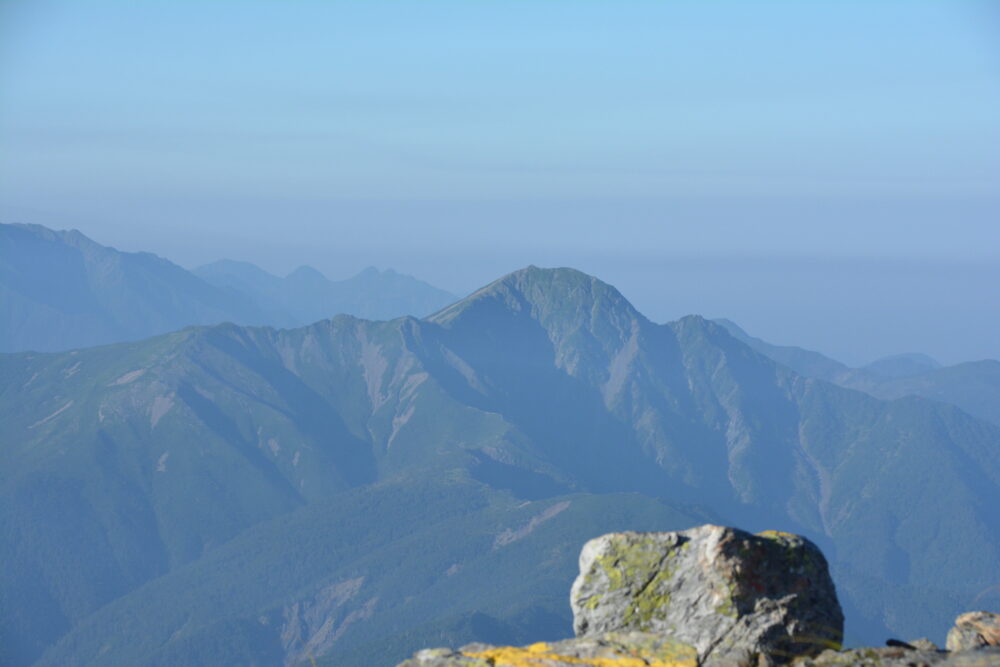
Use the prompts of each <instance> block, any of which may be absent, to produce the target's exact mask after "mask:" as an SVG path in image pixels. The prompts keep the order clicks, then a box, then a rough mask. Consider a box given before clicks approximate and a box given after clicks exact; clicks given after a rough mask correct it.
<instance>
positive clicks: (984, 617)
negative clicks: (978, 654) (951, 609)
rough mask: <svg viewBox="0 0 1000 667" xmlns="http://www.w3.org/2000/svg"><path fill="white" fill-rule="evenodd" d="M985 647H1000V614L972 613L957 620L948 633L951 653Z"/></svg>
mask: <svg viewBox="0 0 1000 667" xmlns="http://www.w3.org/2000/svg"><path fill="white" fill-rule="evenodd" d="M983 646H1000V614H991V613H989V612H988V611H970V612H969V613H967V614H962V615H961V616H959V617H958V618H956V619H955V627H953V628H952V629H951V630H949V631H948V639H947V648H948V650H949V651H966V650H969V649H975V648H980V647H983Z"/></svg>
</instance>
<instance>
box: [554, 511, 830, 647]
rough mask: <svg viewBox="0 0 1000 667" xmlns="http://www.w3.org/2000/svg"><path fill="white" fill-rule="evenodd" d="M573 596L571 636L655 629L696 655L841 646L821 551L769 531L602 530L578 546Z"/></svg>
mask: <svg viewBox="0 0 1000 667" xmlns="http://www.w3.org/2000/svg"><path fill="white" fill-rule="evenodd" d="M570 603H571V605H572V607H573V618H574V629H575V631H576V633H577V636H581V637H586V636H591V635H594V634H604V633H607V632H614V631H633V630H634V631H640V632H652V633H656V634H661V635H666V636H670V637H673V638H674V639H676V640H679V641H681V642H686V643H689V644H691V645H693V646H695V647H696V649H697V651H698V654H699V658H700V659H701V660H705V659H707V658H709V657H714V658H716V659H722V658H723V657H725V656H731V657H734V658H735V657H737V656H739V657H740V659H743V658H744V657H745V656H749V655H754V654H768V655H770V656H772V657H773V658H775V659H776V660H779V661H780V660H782V659H783V657H784V658H790V657H792V656H796V655H815V654H818V653H820V652H821V651H823V650H825V649H828V648H838V647H839V646H840V641H841V638H842V636H843V622H844V620H843V619H844V617H843V613H842V612H841V610H840V604H839V603H838V601H837V596H836V592H835V590H834V586H833V582H832V580H831V579H830V575H829V572H828V571H827V564H826V559H825V558H824V557H823V554H822V553H821V552H820V551H819V549H818V548H816V546H814V545H813V544H812V543H811V542H809V541H808V540H806V539H805V538H802V537H799V536H797V535H792V534H790V533H780V532H776V531H768V532H765V533H761V534H760V535H751V534H750V533H745V532H743V531H740V530H736V529H734V528H725V527H721V526H701V527H698V528H693V529H691V530H687V531H681V532H674V533H612V534H609V535H604V536H602V537H599V538H596V539H594V540H591V541H590V542H588V543H587V544H586V545H585V546H584V548H583V551H582V552H581V554H580V575H579V576H578V577H577V579H576V581H575V582H574V584H573V589H572V591H571V593H570Z"/></svg>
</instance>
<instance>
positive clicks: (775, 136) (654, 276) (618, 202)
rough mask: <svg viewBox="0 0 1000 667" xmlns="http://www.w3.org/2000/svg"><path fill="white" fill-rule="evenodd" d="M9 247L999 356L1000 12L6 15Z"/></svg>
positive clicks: (42, 6)
mask: <svg viewBox="0 0 1000 667" xmlns="http://www.w3.org/2000/svg"><path fill="white" fill-rule="evenodd" d="M0 221H2V222H34V223H39V224H44V225H47V226H50V227H54V228H59V229H63V228H77V229H80V230H81V231H82V232H84V233H85V234H87V235H89V236H91V237H92V238H94V239H95V240H97V241H99V242H101V243H105V244H107V245H112V246H115V247H118V248H120V249H123V250H148V251H152V252H155V253H157V254H160V255H163V256H166V257H168V258H169V259H172V260H173V261H175V262H178V263H179V264H181V265H183V266H187V267H194V266H197V265H200V264H203V263H206V262H210V261H213V260H215V259H220V258H223V257H226V258H232V259H241V260H248V261H252V262H254V263H256V264H258V265H260V266H262V267H263V268H265V269H268V270H270V271H273V272H276V273H280V274H283V273H287V272H288V271H290V270H292V269H293V268H295V267H296V266H298V265H301V264H309V265H312V266H315V267H317V268H319V269H320V270H322V271H323V272H325V273H326V274H327V275H328V276H330V277H331V278H343V277H347V276H349V275H351V274H353V273H355V272H357V271H358V270H360V269H362V268H364V267H365V266H368V265H375V266H379V267H382V268H387V267H392V268H395V269H397V270H400V271H403V272H406V273H411V274H413V275H416V276H418V277H420V278H423V279H425V280H428V281H430V282H432V283H434V284H436V285H439V286H440V287H443V288H446V289H450V290H452V291H454V292H456V293H458V294H461V293H465V292H468V291H471V290H472V289H474V288H476V287H478V286H480V285H482V284H484V283H486V282H489V281H490V280H492V279H494V278H496V277H497V276H499V275H501V274H503V273H506V272H508V271H511V270H514V269H517V268H519V267H522V266H525V265H528V264H536V265H541V266H574V267H576V268H580V269H582V270H585V271H588V272H590V273H593V274H595V275H597V276H599V277H601V278H602V279H604V280H607V281H608V282H611V283H612V284H615V285H616V286H617V287H619V289H621V290H622V292H623V293H625V295H626V296H627V297H629V298H630V299H631V300H632V301H633V302H634V303H635V304H636V305H637V306H638V307H639V308H640V309H641V310H643V312H645V313H646V314H647V315H649V316H650V317H651V318H653V319H656V320H659V321H665V320H668V319H673V318H675V317H679V316H682V315H684V314H687V313H691V312H696V313H700V314H704V315H706V316H710V317H729V318H731V319H733V320H735V321H737V322H738V323H740V324H741V325H743V326H744V328H746V329H747V330H748V331H750V332H751V333H753V334H755V335H758V336H761V337H764V338H766V339H768V340H770V341H772V342H776V343H790V344H800V345H804V346H807V347H811V348H814V349H819V350H821V351H823V352H826V353H828V354H831V355H833V356H835V357H837V358H840V359H843V360H844V361H847V362H849V363H864V362H867V361H870V360H872V359H874V358H877V357H879V356H883V355H885V354H891V353H894V352H910V351H920V352H925V353H928V354H931V355H932V356H936V357H938V358H939V359H941V360H942V361H946V362H956V361H962V360H965V359H972V358H982V357H993V358H1000V292H998V287H997V285H1000V9H998V5H997V3H991V2H969V1H963V0H943V1H939V2H922V1H920V0H905V1H903V0H899V1H892V0H884V1H881V2H875V1H872V0H867V1H864V2H862V1H850V0H847V1H843V0H842V1H838V2H820V1H815V2H790V1H789V2H754V3H747V2H724V1H720V2H711V3H707V2H680V1H678V2H662V1H657V2H633V1H627V0H626V1H615V2H611V1H605V2H596V1H589V0H575V1H573V2H569V1H565V0H551V1H540V0H533V1H530V2H529V1H521V0H506V1H504V2H499V1H496V2H493V1H488V0H477V1H470V0H464V1H461V2H443V1H440V0H422V1H421V2H388V1H378V0H368V1H366V2H336V1H328V2H306V1H291V2H253V1H249V2H235V1H231V2H212V1H206V2H185V1H173V2H149V1H146V2H144V1H136V2H124V1H115V2H111V1H108V0H89V1H88V2H85V3H81V2H75V1H70V0H62V1H59V2H52V1H49V0H30V1H29V0H5V1H4V2H2V3H0Z"/></svg>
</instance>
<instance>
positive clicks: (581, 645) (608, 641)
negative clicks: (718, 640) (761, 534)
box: [399, 632, 698, 667]
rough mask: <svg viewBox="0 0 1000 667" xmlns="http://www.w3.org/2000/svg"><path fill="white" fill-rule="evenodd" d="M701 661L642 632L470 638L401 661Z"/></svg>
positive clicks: (633, 666)
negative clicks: (514, 641) (509, 640)
mask: <svg viewBox="0 0 1000 667" xmlns="http://www.w3.org/2000/svg"><path fill="white" fill-rule="evenodd" d="M493 665H497V666H499V665H504V666H505V667H506V666H509V667H564V666H569V665H574V666H575V665H593V666H594V667H698V655H697V652H696V651H695V649H694V647H693V646H688V645H687V644H683V643H681V642H677V641H673V640H671V639H669V638H667V637H661V636H658V635H651V634H645V633H641V632H628V633H608V634H606V635H603V636H601V637H588V638H583V639H566V640H564V641H559V642H539V643H537V644H532V645H530V646H524V647H513V646H489V645H486V644H469V645H468V646H463V647H462V648H461V649H459V650H458V651H453V650H451V649H429V650H425V651H419V652H418V653H417V654H416V655H415V656H413V658H411V659H410V660H407V661H406V662H404V663H402V664H400V665H399V667H491V666H493Z"/></svg>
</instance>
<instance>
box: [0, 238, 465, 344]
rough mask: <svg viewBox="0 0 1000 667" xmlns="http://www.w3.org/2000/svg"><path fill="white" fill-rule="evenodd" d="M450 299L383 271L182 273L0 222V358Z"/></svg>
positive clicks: (415, 310) (417, 309) (396, 312)
mask: <svg viewBox="0 0 1000 667" xmlns="http://www.w3.org/2000/svg"><path fill="white" fill-rule="evenodd" d="M454 299H455V297H454V296H453V295H451V294H449V293H447V292H444V291H443V290H439V289H437V288H435V287H432V286H431V285H428V284H427V283H425V282H422V281H419V280H417V279H415V278H412V277H410V276H404V275H401V274H398V273H396V272H394V271H391V270H388V271H378V270H376V269H366V270H365V271H362V272H361V273H360V274H358V275H357V276H354V277H353V278H350V279H348V280H343V281H329V280H327V279H326V278H325V277H324V276H323V275H322V274H321V273H319V272H318V271H316V270H315V269H312V268H309V267H300V268H299V269H297V270H296V271H294V272H293V273H292V274H290V275H289V276H288V277H286V278H283V279H282V278H278V277H276V276H272V275H271V274H269V273H266V272H265V271H263V270H261V269H259V268H257V267H255V266H253V265H252V264H248V263H240V262H231V261H223V262H217V263H215V264H211V265H208V266H205V267H202V268H200V269H197V270H196V271H195V272H193V273H192V272H190V271H187V270H186V269H184V268H182V267H180V266H177V265H176V264H173V263H172V262H169V261H167V260H165V259H163V258H161V257H157V256H156V255H153V254H150V253H145V252H141V253H128V252H120V251H118V250H116V249H114V248H110V247H107V246H102V245H100V244H98V243H95V242H94V241H92V240H90V239H89V238H87V237H86V236H84V235H83V234H81V233H80V232H78V231H76V230H72V231H54V230H51V229H48V228H46V227H42V226H41V225H19V224H15V225H7V224H0V352H17V351H26V350H35V351H60V350H68V349H73V348H80V347H90V346H94V345H103V344H107V343H116V342H124V341H133V340H141V339H143V338H148V337H150V336H154V335H157V334H162V333H167V332H170V331H175V330H177V329H181V328H183V327H186V326H191V325H198V324H217V323H221V322H235V323H238V324H250V325H270V326H278V327H294V326H302V325H305V324H309V323H311V322H315V321H317V320H321V319H326V318H329V317H332V316H334V315H336V314H339V313H346V314H351V315H358V316H363V317H369V318H372V319H391V318H393V317H399V316H401V315H407V314H413V315H426V314H428V313H430V312H433V311H435V310H438V309H439V308H441V307H443V306H445V305H447V304H448V303H451V302H452V301H454Z"/></svg>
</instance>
